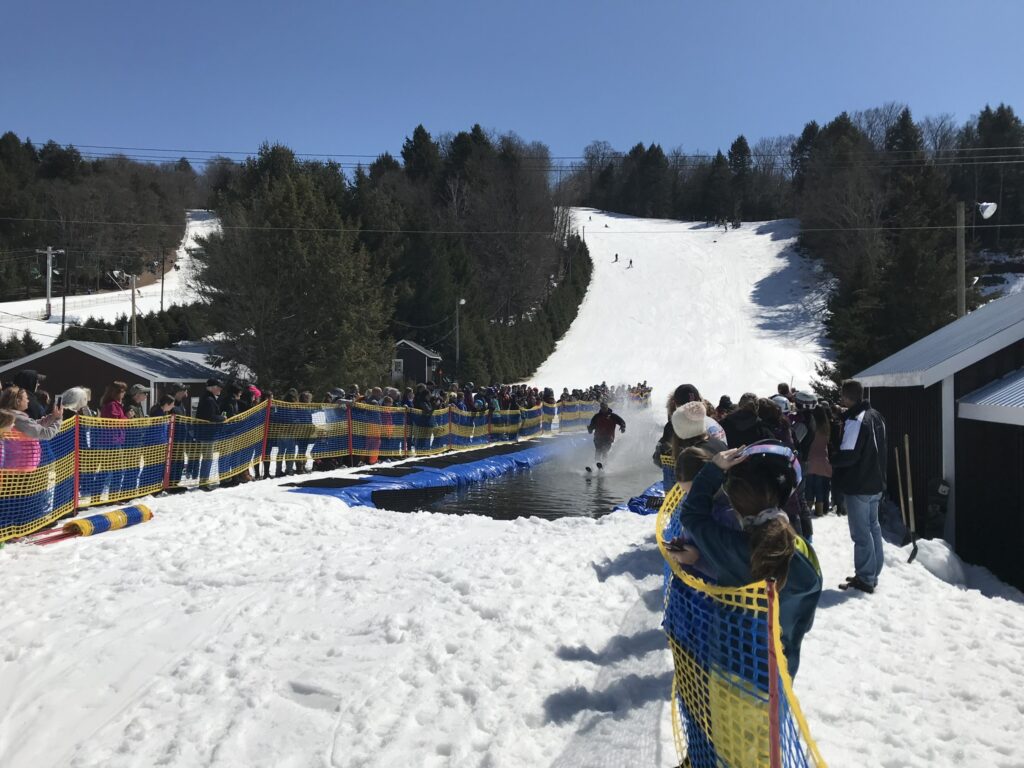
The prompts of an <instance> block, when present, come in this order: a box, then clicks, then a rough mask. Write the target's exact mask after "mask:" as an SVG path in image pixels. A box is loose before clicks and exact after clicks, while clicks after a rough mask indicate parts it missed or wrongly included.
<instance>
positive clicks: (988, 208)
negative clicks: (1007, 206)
mask: <svg viewBox="0 0 1024 768" xmlns="http://www.w3.org/2000/svg"><path fill="white" fill-rule="evenodd" d="M998 207H999V206H997V205H996V204H995V203H978V213H980V214H981V218H983V219H990V218H992V214H993V213H995V212H996V208H998Z"/></svg>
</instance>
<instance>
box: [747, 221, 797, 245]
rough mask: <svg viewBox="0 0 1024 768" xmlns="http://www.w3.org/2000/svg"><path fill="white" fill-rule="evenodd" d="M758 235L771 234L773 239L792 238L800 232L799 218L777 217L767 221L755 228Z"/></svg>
mask: <svg viewBox="0 0 1024 768" xmlns="http://www.w3.org/2000/svg"><path fill="white" fill-rule="evenodd" d="M754 232H755V234H758V235H771V236H772V240H792V239H793V238H794V237H796V236H797V235H799V234H800V220H799V219H776V220H775V221H766V222H764V224H761V225H760V226H758V228H757V229H755V230H754Z"/></svg>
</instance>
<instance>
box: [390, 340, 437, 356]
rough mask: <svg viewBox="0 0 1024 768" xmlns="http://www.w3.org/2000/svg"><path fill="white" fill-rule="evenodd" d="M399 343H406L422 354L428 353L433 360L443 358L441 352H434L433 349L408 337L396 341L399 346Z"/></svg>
mask: <svg viewBox="0 0 1024 768" xmlns="http://www.w3.org/2000/svg"><path fill="white" fill-rule="evenodd" d="M399 344H405V345H407V346H409V347H412V348H413V349H415V350H416V351H417V352H419V353H420V354H421V355H426V356H427V357H429V358H431V359H432V360H440V359H441V356H440V355H439V354H437V352H432V351H431V350H429V349H427V348H426V347H421V346H420V345H419V344H417V343H416V342H415V341H409V340H408V339H402V340H400V341H398V342H396V343H395V346H396V347H397V346H398V345H399Z"/></svg>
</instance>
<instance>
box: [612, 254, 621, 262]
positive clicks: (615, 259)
mask: <svg viewBox="0 0 1024 768" xmlns="http://www.w3.org/2000/svg"><path fill="white" fill-rule="evenodd" d="M618 263H619V254H617V253H616V254H615V258H614V259H612V264H618Z"/></svg>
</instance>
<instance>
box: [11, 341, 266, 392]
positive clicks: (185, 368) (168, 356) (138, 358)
mask: <svg viewBox="0 0 1024 768" xmlns="http://www.w3.org/2000/svg"><path fill="white" fill-rule="evenodd" d="M68 347H70V348H71V349H77V350H78V351H80V352H84V353H85V354H87V355H91V356H92V357H96V358H99V359H100V360H104V361H106V362H108V363H110V364H111V365H116V366H117V367H119V368H124V369H125V370H128V371H131V372H132V373H134V374H136V375H137V376H140V377H142V378H144V379H146V380H148V381H182V382H193V381H206V380H207V379H209V378H211V377H221V376H223V375H224V373H225V371H224V370H223V369H221V368H217V367H215V366H214V365H212V364H210V363H209V362H207V360H208V358H207V356H206V355H203V354H198V353H195V352H179V351H177V350H172V349H153V348H151V347H130V346H124V345H121V344H101V343H99V342H95V341H65V342H61V343H60V344H55V345H54V346H52V347H48V348H46V349H43V350H41V351H39V352H36V353H34V354H31V355H28V356H26V357H23V358H21V359H20V360H15V361H14V362H12V363H8V364H7V365H5V366H0V373H3V372H5V371H10V370H19V369H21V368H26V367H31V366H30V364H31V363H32V361H33V360H36V359H38V358H41V357H44V356H46V355H49V354H52V353H53V352H56V351H57V350H60V349H65V348H68ZM240 373H243V374H245V373H249V371H248V370H247V369H244V368H242V369H241V370H240Z"/></svg>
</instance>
